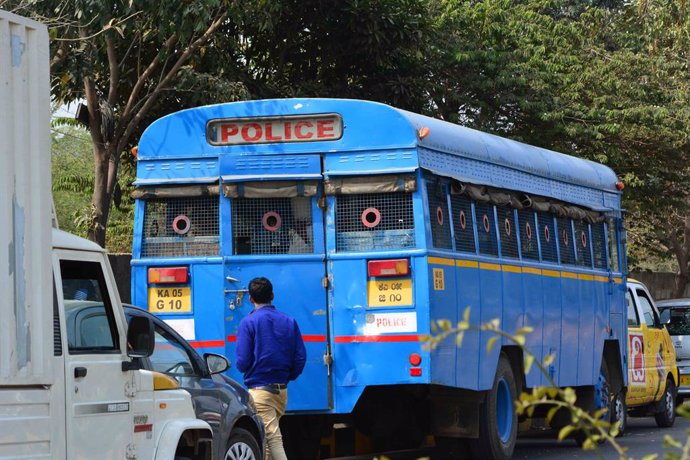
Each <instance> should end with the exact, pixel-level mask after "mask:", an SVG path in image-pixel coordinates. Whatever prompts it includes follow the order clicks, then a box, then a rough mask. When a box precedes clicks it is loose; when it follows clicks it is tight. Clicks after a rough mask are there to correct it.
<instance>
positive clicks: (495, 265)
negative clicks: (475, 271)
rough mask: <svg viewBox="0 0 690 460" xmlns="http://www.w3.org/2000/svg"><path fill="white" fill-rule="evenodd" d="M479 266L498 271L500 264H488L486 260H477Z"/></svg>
mask: <svg viewBox="0 0 690 460" xmlns="http://www.w3.org/2000/svg"><path fill="white" fill-rule="evenodd" d="M479 268H480V269H483V270H493V271H497V272H500V271H501V266H500V265H499V264H488V263H486V262H479Z"/></svg>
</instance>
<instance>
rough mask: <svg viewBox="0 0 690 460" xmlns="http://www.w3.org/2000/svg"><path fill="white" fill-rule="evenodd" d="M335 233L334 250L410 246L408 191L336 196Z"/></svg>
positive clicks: (411, 214)
mask: <svg viewBox="0 0 690 460" xmlns="http://www.w3.org/2000/svg"><path fill="white" fill-rule="evenodd" d="M335 232H336V250H337V251H338V252H352V251H370V250H374V249H400V248H412V247H414V245H415V240H414V215H413V213H412V194H411V193H381V194H361V195H337V196H336V198H335Z"/></svg>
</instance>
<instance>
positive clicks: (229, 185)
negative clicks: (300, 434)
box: [223, 156, 330, 411]
mask: <svg viewBox="0 0 690 460" xmlns="http://www.w3.org/2000/svg"><path fill="white" fill-rule="evenodd" d="M304 159H305V161H307V162H308V163H314V164H313V166H314V167H318V168H319V171H318V178H320V177H321V176H320V160H319V157H318V156H315V157H311V158H310V157H308V156H304ZM273 161H276V159H275V157H274V158H273ZM235 177H236V176H235ZM283 177H284V176H283ZM314 179H316V178H314ZM320 183H321V182H320V181H319V180H303V179H302V180H277V181H273V180H263V181H257V180H254V181H251V180H250V181H235V182H225V183H224V184H223V194H224V197H223V199H227V200H228V201H227V203H226V204H227V205H228V206H229V214H230V216H231V226H230V228H231V235H228V236H225V237H224V238H232V242H231V247H232V255H226V256H225V258H224V277H225V280H224V283H225V290H224V292H225V308H226V314H225V324H226V333H227V336H228V350H227V352H228V353H227V354H228V356H231V357H234V356H235V347H236V342H235V340H236V337H237V330H238V326H239V322H240V320H241V319H242V318H244V317H245V316H247V315H248V314H249V313H250V312H251V311H252V308H253V305H252V304H251V302H250V301H249V294H248V292H247V287H248V285H249V282H250V281H251V280H252V279H253V278H255V277H259V276H263V277H266V278H268V279H270V280H271V283H272V284H273V290H274V294H275V299H274V304H275V306H276V308H277V309H278V310H280V311H283V312H285V313H287V314H288V315H290V316H292V317H293V318H295V319H296V320H297V322H298V324H299V327H300V330H301V332H302V336H303V338H304V342H305V346H306V349H307V363H306V366H305V369H304V372H303V374H302V375H301V376H300V377H299V378H298V379H297V380H296V381H295V382H292V383H291V384H290V386H289V389H290V392H289V402H288V410H291V411H299V410H323V409H328V408H329V407H330V395H329V393H330V390H329V375H330V353H329V346H328V340H327V335H328V332H327V324H328V308H327V300H326V281H325V279H326V278H325V277H326V267H325V249H324V231H323V221H324V220H323V211H322V209H321V208H320V207H319V203H320V201H319V195H320V193H321V185H320ZM226 228H227V227H226ZM232 373H233V374H234V375H233V377H235V378H236V379H238V380H240V381H241V375H240V374H239V373H238V371H237V370H236V369H233V371H232ZM278 383H279V382H278Z"/></svg>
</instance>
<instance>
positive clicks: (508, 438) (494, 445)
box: [470, 353, 517, 460]
mask: <svg viewBox="0 0 690 460" xmlns="http://www.w3.org/2000/svg"><path fill="white" fill-rule="evenodd" d="M516 399H517V386H516V385H515V376H514V375H513V369H512V367H511V366H510V362H509V361H508V357H507V356H506V355H505V354H504V353H501V356H500V357H499V359H498V366H497V367H496V375H495V377H494V384H493V387H492V388H491V390H489V392H488V394H487V395H486V400H485V402H484V404H482V406H481V408H480V409H479V438H477V439H472V440H471V442H470V447H471V450H472V458H474V459H477V460H479V459H481V460H484V459H486V460H507V459H509V458H510V457H511V456H512V455H513V450H514V449H515V441H516V439H517V411H516V410H515V400H516Z"/></svg>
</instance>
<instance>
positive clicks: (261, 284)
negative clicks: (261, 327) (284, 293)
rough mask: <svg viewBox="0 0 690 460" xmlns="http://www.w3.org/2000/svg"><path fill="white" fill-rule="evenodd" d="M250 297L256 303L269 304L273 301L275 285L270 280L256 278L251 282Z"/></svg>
mask: <svg viewBox="0 0 690 460" xmlns="http://www.w3.org/2000/svg"><path fill="white" fill-rule="evenodd" d="M249 295H250V296H252V299H254V302H256V303H269V302H270V301H271V300H273V298H272V297H273V285H272V284H271V282H270V281H269V280H268V278H264V277H263V276H262V277H259V278H254V279H253V280H251V281H250V282H249Z"/></svg>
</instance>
